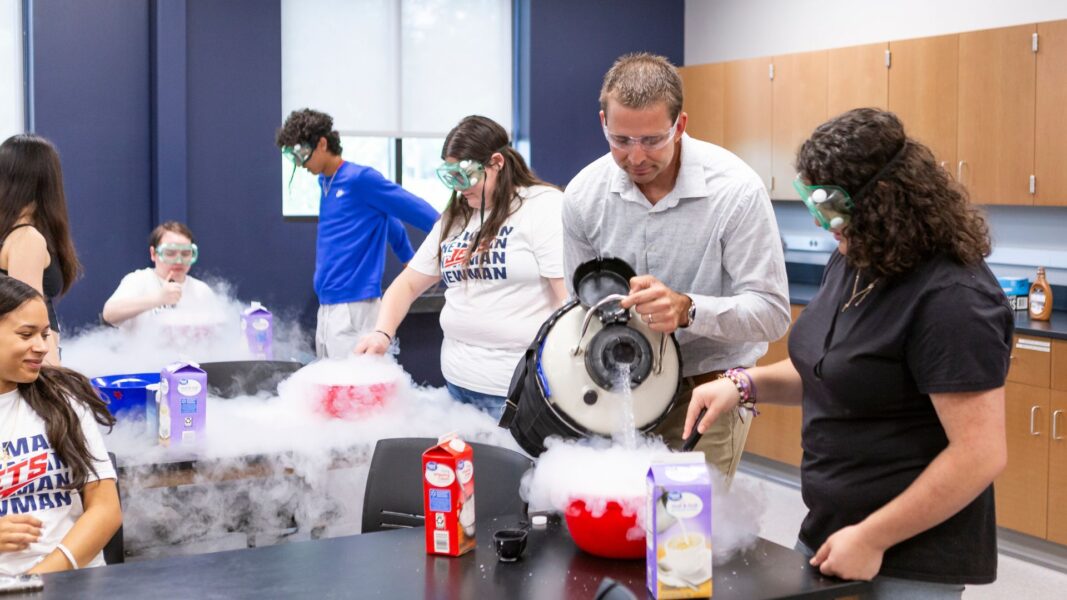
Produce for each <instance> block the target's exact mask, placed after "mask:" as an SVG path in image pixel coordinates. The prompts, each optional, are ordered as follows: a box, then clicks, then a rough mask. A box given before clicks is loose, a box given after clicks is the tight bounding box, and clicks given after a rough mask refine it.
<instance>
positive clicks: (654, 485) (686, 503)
mask: <svg viewBox="0 0 1067 600" xmlns="http://www.w3.org/2000/svg"><path fill="white" fill-rule="evenodd" d="M646 489H647V498H646V511H647V512H646V513H645V545H646V556H645V573H646V580H647V582H648V590H649V592H651V593H652V597H653V598H657V599H662V598H710V597H711V594H712V591H713V590H712V580H711V475H710V473H709V472H708V465H707V464H706V463H705V462H704V455H703V453H700V452H686V453H683V454H673V455H670V456H669V457H664V458H662V459H657V460H655V461H653V462H652V466H651V467H650V468H649V469H648V479H647V488H646Z"/></svg>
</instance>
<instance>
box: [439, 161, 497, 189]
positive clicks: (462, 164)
mask: <svg viewBox="0 0 1067 600" xmlns="http://www.w3.org/2000/svg"><path fill="white" fill-rule="evenodd" d="M436 173H437V178H438V179H440V180H441V183H443V184H444V185H445V187H446V188H448V189H450V190H455V191H457V192H462V191H463V190H469V189H470V188H471V187H473V186H475V185H477V184H478V182H479V181H481V180H482V178H483V177H484V176H485V166H484V165H482V163H480V162H478V161H476V160H469V159H465V160H461V161H459V162H454V163H453V162H446V163H444V164H442V165H441V166H440V167H437V171H436Z"/></svg>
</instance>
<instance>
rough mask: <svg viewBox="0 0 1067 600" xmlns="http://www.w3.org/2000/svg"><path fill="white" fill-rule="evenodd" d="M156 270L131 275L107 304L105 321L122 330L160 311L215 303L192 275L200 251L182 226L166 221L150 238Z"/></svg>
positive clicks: (191, 233)
mask: <svg viewBox="0 0 1067 600" xmlns="http://www.w3.org/2000/svg"><path fill="white" fill-rule="evenodd" d="M148 242H149V247H148V255H149V257H150V258H151V259H152V264H153V265H154V267H151V268H148V267H146V268H144V269H139V270H137V271H134V272H132V273H129V274H128V275H126V276H125V277H123V278H122V281H121V282H120V283H119V287H118V288H117V289H116V290H115V292H114V293H113V294H111V297H110V298H108V300H107V302H106V303H104V312H103V317H104V321H106V322H108V323H110V324H111V325H115V326H121V327H123V328H133V327H137V326H138V325H139V324H141V323H144V322H146V321H149V320H151V319H152V317H153V315H156V314H157V313H159V312H160V311H162V310H164V309H167V308H175V307H179V306H180V307H197V306H202V305H206V304H211V303H214V301H215V299H216V298H215V293H214V292H212V291H211V288H210V287H208V286H207V284H206V283H204V282H203V281H200V280H199V279H196V278H195V277H193V276H191V275H189V269H190V268H191V267H192V266H193V264H195V263H196V260H197V257H198V254H199V251H198V249H197V247H196V243H195V242H194V241H193V232H192V231H190V230H189V228H188V227H186V226H185V225H184V224H182V223H178V222H177V221H167V222H166V223H163V224H162V225H160V226H159V227H156V228H155V229H154V230H153V231H152V235H150V236H149V238H148Z"/></svg>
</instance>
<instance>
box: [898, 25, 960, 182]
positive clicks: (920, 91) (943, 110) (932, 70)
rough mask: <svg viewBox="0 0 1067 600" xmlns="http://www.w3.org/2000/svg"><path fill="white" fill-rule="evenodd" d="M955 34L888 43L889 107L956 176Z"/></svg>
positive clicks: (956, 88)
mask: <svg viewBox="0 0 1067 600" xmlns="http://www.w3.org/2000/svg"><path fill="white" fill-rule="evenodd" d="M959 41H960V36H958V35H943V36H938V37H929V38H920V39H917V40H905V41H902V42H890V43H889V50H890V52H891V53H892V60H891V62H890V66H889V110H891V111H893V112H894V113H896V115H897V116H898V117H900V120H901V121H903V123H904V131H906V132H907V133H908V136H910V137H912V138H914V139H916V140H918V141H920V142H922V143H923V144H926V146H927V147H929V148H930V150H931V151H932V152H933V153H934V157H935V158H936V159H937V160H938V162H939V163H941V166H943V167H945V168H946V169H948V170H949V171H950V172H951V173H952V175H953V177H955V174H956V121H957V110H958V106H957V102H958V98H957V96H958V85H957V84H958V74H959V50H960V46H959Z"/></svg>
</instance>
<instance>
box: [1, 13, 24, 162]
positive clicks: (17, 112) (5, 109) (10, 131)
mask: <svg viewBox="0 0 1067 600" xmlns="http://www.w3.org/2000/svg"><path fill="white" fill-rule="evenodd" d="M22 105H23V88H22V2H21V0H0V141H3V140H6V139H7V138H8V137H10V136H12V135H14V134H16V133H22V132H23V131H25V124H24V121H23V111H22Z"/></svg>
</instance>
